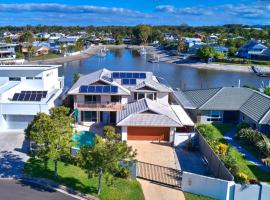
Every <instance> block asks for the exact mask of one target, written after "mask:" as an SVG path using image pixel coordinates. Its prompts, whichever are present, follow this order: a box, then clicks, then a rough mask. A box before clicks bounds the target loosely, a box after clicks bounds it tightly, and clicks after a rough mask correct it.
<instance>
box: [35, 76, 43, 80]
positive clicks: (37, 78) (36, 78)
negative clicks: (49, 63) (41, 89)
mask: <svg viewBox="0 0 270 200" xmlns="http://www.w3.org/2000/svg"><path fill="white" fill-rule="evenodd" d="M34 79H35V80H42V77H35V78H34Z"/></svg>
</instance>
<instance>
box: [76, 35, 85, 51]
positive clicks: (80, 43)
mask: <svg viewBox="0 0 270 200" xmlns="http://www.w3.org/2000/svg"><path fill="white" fill-rule="evenodd" d="M83 45H84V40H83V38H79V39H78V40H77V41H76V43H75V48H76V50H78V51H81V50H82V49H83Z"/></svg>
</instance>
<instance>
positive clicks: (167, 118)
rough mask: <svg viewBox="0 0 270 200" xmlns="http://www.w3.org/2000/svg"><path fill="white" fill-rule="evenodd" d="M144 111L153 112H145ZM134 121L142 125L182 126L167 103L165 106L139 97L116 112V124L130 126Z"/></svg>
mask: <svg viewBox="0 0 270 200" xmlns="http://www.w3.org/2000/svg"><path fill="white" fill-rule="evenodd" d="M146 111H151V112H153V113H145V112H146ZM146 116H147V118H146ZM134 123H136V125H142V126H145V125H149V126H158V124H162V126H168V127H175V126H182V124H181V122H180V121H179V119H178V117H177V116H176V114H175V113H174V111H173V110H172V109H171V108H170V107H169V105H167V106H166V105H163V104H160V103H157V102H155V101H152V100H150V99H140V100H139V101H136V102H134V103H130V104H127V105H126V107H125V109H123V110H122V111H119V112H117V125H119V126H128V125H129V126H132V125H135V124H134Z"/></svg>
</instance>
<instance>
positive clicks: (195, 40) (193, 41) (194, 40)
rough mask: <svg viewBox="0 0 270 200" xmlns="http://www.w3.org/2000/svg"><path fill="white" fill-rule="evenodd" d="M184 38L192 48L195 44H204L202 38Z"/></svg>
mask: <svg viewBox="0 0 270 200" xmlns="http://www.w3.org/2000/svg"><path fill="white" fill-rule="evenodd" d="M182 40H183V41H184V42H185V43H186V45H187V46H188V47H189V48H190V47H192V46H194V45H201V44H203V42H202V40H201V39H200V38H189V37H183V38H182Z"/></svg>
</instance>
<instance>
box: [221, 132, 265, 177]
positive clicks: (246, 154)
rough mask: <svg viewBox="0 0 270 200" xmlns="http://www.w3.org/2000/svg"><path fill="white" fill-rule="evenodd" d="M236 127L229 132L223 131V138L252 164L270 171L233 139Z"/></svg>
mask: <svg viewBox="0 0 270 200" xmlns="http://www.w3.org/2000/svg"><path fill="white" fill-rule="evenodd" d="M236 132H237V130H236V127H233V128H232V129H231V130H230V131H229V132H227V133H225V135H224V138H225V139H226V140H227V141H228V143H229V144H230V145H232V146H233V147H235V148H236V149H237V150H238V151H239V152H240V153H241V154H242V155H243V156H244V158H245V159H246V160H247V161H249V162H251V163H253V164H254V165H256V166H258V167H260V168H261V169H262V170H264V171H267V172H269V173H270V168H269V167H267V166H266V165H264V164H263V163H262V162H261V161H260V160H259V159H257V158H256V157H255V156H253V155H252V154H251V153H249V151H247V150H246V149H244V148H243V147H242V146H241V145H240V144H239V143H238V142H237V141H236V140H235V139H234V136H235V135H236Z"/></svg>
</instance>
